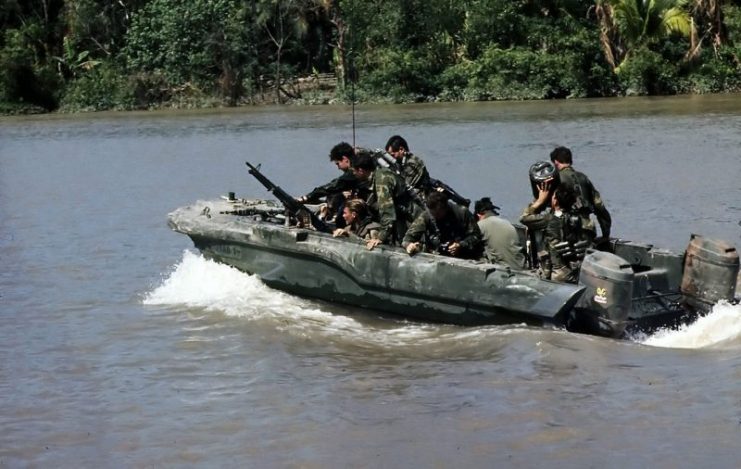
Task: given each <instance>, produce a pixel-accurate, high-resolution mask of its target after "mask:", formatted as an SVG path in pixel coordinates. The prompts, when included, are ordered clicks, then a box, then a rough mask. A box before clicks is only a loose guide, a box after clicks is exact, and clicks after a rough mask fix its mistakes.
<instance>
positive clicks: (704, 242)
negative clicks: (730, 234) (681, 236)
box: [681, 234, 739, 307]
mask: <svg viewBox="0 0 741 469" xmlns="http://www.w3.org/2000/svg"><path fill="white" fill-rule="evenodd" d="M738 271H739V257H738V252H737V251H736V248H735V247H733V246H732V245H730V244H729V243H727V242H725V241H719V240H715V239H710V238H704V237H702V236H699V235H694V234H693V235H692V237H691V238H690V243H689V245H688V246H687V251H686V252H685V257H684V270H683V274H682V286H681V290H682V293H684V294H685V295H686V296H687V297H688V300H689V301H690V302H692V303H693V305H694V306H703V304H704V306H705V307H708V306H711V305H713V304H715V303H717V302H718V301H720V300H728V301H732V300H733V299H734V295H735V293H736V281H737V278H738Z"/></svg>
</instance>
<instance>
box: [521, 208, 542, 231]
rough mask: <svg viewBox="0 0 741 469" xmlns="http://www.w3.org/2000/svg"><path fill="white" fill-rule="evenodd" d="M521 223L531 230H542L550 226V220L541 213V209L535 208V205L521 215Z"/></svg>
mask: <svg viewBox="0 0 741 469" xmlns="http://www.w3.org/2000/svg"><path fill="white" fill-rule="evenodd" d="M520 223H522V224H523V225H525V226H527V227H528V228H530V229H531V230H542V229H543V228H545V227H546V226H548V220H547V218H546V215H545V214H544V213H540V207H537V206H534V205H533V204H530V205H528V206H527V207H525V210H523V211H522V215H520Z"/></svg>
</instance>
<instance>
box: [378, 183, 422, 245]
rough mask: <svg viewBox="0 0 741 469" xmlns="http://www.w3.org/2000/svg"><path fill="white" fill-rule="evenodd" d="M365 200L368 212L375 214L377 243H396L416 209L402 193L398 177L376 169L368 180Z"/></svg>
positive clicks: (403, 189)
mask: <svg viewBox="0 0 741 469" xmlns="http://www.w3.org/2000/svg"><path fill="white" fill-rule="evenodd" d="M368 189H369V191H370V194H369V196H368V199H367V203H368V206H369V207H370V208H371V211H372V212H374V213H375V214H377V219H378V222H379V224H380V225H381V228H380V229H379V231H378V239H380V240H381V242H383V243H387V244H391V243H393V242H398V241H399V240H401V238H402V237H403V236H404V232H406V227H407V226H408V224H409V222H411V220H413V219H414V217H415V216H416V215H417V213H418V212H419V211H420V208H419V206H418V205H417V204H415V203H414V202H413V200H412V198H411V196H410V195H409V194H408V193H407V191H406V185H405V184H404V181H403V180H402V179H401V176H399V175H398V174H396V173H394V172H393V171H391V170H390V169H388V168H376V169H375V171H373V173H372V174H371V177H370V178H369V179H368Z"/></svg>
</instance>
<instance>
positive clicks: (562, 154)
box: [551, 147, 573, 169]
mask: <svg viewBox="0 0 741 469" xmlns="http://www.w3.org/2000/svg"><path fill="white" fill-rule="evenodd" d="M551 162H552V163H553V164H554V165H556V168H558V169H561V168H562V167H564V166H570V165H571V164H573V159H572V156H571V150H569V149H568V148H566V147H556V148H555V149H554V150H553V151H552V152H551Z"/></svg>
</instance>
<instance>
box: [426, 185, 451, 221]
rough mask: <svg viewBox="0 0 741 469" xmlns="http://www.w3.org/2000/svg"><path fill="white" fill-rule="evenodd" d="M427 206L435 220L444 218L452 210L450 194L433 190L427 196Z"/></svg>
mask: <svg viewBox="0 0 741 469" xmlns="http://www.w3.org/2000/svg"><path fill="white" fill-rule="evenodd" d="M427 208H428V209H429V210H430V214H431V215H432V216H433V217H434V218H435V220H442V219H443V218H445V215H447V214H448V212H449V211H450V205H449V204H448V196H447V195H445V193H443V192H433V193H432V194H430V195H429V196H428V197H427Z"/></svg>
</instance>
